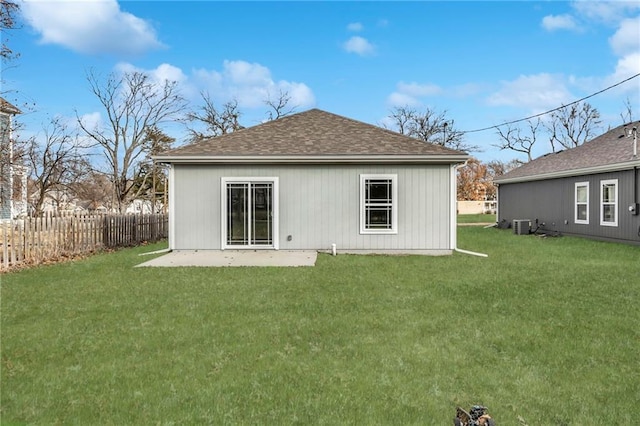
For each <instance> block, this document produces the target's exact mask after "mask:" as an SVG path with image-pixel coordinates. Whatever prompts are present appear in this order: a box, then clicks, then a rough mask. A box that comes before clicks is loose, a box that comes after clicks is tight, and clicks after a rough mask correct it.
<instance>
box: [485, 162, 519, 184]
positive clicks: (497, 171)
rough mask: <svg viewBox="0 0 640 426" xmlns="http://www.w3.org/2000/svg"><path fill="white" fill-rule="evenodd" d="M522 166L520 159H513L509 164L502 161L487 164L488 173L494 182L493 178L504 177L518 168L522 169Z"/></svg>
mask: <svg viewBox="0 0 640 426" xmlns="http://www.w3.org/2000/svg"><path fill="white" fill-rule="evenodd" d="M522 164H523V163H522V161H520V160H518V159H513V160H510V161H507V162H505V161H501V160H492V161H489V162H488V163H487V173H488V174H489V175H490V176H491V178H492V181H493V178H496V177H498V176H502V175H503V174H505V173H507V172H510V171H511V170H513V169H515V168H517V167H520V166H521V165H522Z"/></svg>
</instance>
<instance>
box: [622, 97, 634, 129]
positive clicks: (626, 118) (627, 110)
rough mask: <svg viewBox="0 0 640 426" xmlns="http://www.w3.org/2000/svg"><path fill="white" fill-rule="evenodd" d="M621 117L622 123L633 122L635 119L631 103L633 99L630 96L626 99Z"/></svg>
mask: <svg viewBox="0 0 640 426" xmlns="http://www.w3.org/2000/svg"><path fill="white" fill-rule="evenodd" d="M620 118H621V119H622V124H627V123H631V122H632V121H633V107H632V105H631V100H630V99H629V98H628V97H627V99H626V100H625V101H624V111H623V112H622V113H620Z"/></svg>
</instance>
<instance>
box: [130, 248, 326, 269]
mask: <svg viewBox="0 0 640 426" xmlns="http://www.w3.org/2000/svg"><path fill="white" fill-rule="evenodd" d="M317 257H318V253H317V252H316V251H313V250H178V251H172V252H168V253H167V254H165V255H163V256H160V257H156V258H155V259H152V260H149V261H147V262H144V263H141V264H140V265H137V266H136V267H179V266H194V267H225V266H231V267H233V266H277V267H296V266H314V265H315V264H316V258H317Z"/></svg>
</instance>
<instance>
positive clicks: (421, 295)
mask: <svg viewBox="0 0 640 426" xmlns="http://www.w3.org/2000/svg"><path fill="white" fill-rule="evenodd" d="M458 237H459V244H458V245H459V247H460V248H463V249H466V250H472V251H477V252H483V253H487V254H488V255H489V257H488V258H481V257H476V256H469V255H464V254H460V253H454V254H453V255H452V256H443V257H419V256H406V257H387V256H349V255H339V256H337V257H331V256H329V255H320V256H319V258H318V263H317V266H316V267H313V268H290V269H286V268H220V269H208V268H201V269H189V268H175V269H171V268H169V269H156V268H138V269H133V265H135V264H137V263H141V262H142V261H144V260H147V259H148V258H147V257H145V258H141V257H139V256H137V254H138V253H141V252H145V251H151V250H154V249H158V248H160V247H161V245H152V246H147V247H139V248H135V249H127V250H122V251H119V252H116V253H111V254H101V255H96V256H93V257H91V258H88V259H85V260H81V261H77V262H70V263H65V264H59V265H52V266H45V267H39V268H35V269H31V270H24V271H20V272H17V273H13V274H6V275H2V276H0V279H2V287H1V294H0V295H1V306H0V307H1V321H2V322H1V333H2V334H1V339H2V341H1V343H2V347H1V352H2V353H1V355H2V372H1V379H2V383H1V412H0V414H1V418H0V423H2V424H3V425H8V424H65V425H66V424H71V425H73V424H77V425H98V424H99V425H110V424H111V425H124V424H139V425H150V424H208V423H212V424H278V425H279V424H327V425H335V424H358V425H360V424H366V425H370V424H394V425H396V424H397V425H409V424H416V425H418V424H419V425H426V424H433V425H448V424H453V422H452V418H453V416H454V415H455V407H456V406H457V405H461V406H464V407H466V408H467V409H468V408H469V406H470V405H472V404H475V403H481V404H484V405H487V406H488V407H489V412H490V413H491V414H492V415H493V416H494V418H496V421H497V424H498V425H499V426H502V425H523V424H528V425H532V426H533V425H536V426H537V425H581V426H584V425H622V424H635V423H636V420H637V417H638V401H640V368H639V365H640V350H639V349H640V309H639V304H640V284H639V278H638V277H640V247H634V246H625V245H617V244H610V243H603V242H595V241H589V240H583V239H576V238H570V237H561V238H546V239H543V238H540V237H535V236H516V235H514V234H513V233H512V232H511V231H506V230H505V231H503V230H498V229H483V227H461V228H459V230H458Z"/></svg>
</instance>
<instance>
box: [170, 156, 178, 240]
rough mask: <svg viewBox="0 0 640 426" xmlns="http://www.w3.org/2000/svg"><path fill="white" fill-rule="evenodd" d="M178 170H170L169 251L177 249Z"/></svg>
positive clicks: (172, 167) (171, 168)
mask: <svg viewBox="0 0 640 426" xmlns="http://www.w3.org/2000/svg"><path fill="white" fill-rule="evenodd" d="M175 189H176V170H175V166H174V165H173V164H172V165H171V167H170V168H169V250H175V249H176V196H175V194H176V191H175Z"/></svg>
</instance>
